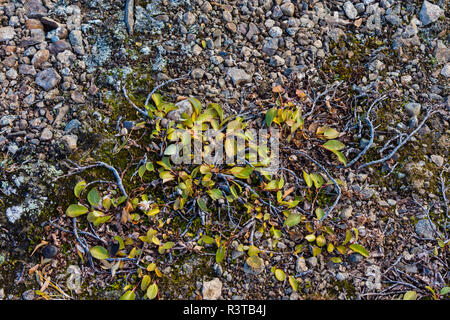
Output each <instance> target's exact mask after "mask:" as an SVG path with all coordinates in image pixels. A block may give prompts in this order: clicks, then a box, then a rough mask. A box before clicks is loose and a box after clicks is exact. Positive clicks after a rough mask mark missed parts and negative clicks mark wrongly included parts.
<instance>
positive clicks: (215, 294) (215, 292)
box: [202, 278, 222, 300]
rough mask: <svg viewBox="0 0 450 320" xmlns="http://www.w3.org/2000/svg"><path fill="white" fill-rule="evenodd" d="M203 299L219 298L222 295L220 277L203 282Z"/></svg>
mask: <svg viewBox="0 0 450 320" xmlns="http://www.w3.org/2000/svg"><path fill="white" fill-rule="evenodd" d="M202 293H203V299H204V300H217V299H219V298H220V296H221V295H222V282H221V281H220V280H219V279H218V278H214V279H212V280H211V281H206V282H203V292H202Z"/></svg>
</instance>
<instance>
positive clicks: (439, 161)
mask: <svg viewBox="0 0 450 320" xmlns="http://www.w3.org/2000/svg"><path fill="white" fill-rule="evenodd" d="M430 158H431V161H433V162H434V163H435V164H436V165H437V166H438V167H442V166H443V165H444V158H443V157H441V156H440V155H437V154H433V155H431V157H430Z"/></svg>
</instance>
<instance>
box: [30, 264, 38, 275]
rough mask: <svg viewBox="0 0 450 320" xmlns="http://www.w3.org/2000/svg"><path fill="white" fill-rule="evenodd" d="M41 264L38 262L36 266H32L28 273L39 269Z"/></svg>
mask: <svg viewBox="0 0 450 320" xmlns="http://www.w3.org/2000/svg"><path fill="white" fill-rule="evenodd" d="M40 266H41V264H40V263H38V264H37V265H35V266H34V267H32V268H30V270H28V274H33V273H34V272H35V271H36V270H37V269H39V267H40Z"/></svg>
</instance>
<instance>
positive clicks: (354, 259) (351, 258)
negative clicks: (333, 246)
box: [348, 252, 363, 264]
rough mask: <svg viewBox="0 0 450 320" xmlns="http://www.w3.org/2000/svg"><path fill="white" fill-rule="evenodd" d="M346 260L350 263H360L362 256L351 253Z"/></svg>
mask: <svg viewBox="0 0 450 320" xmlns="http://www.w3.org/2000/svg"><path fill="white" fill-rule="evenodd" d="M348 261H350V263H355V264H356V263H360V262H361V261H363V256H362V255H360V254H359V253H356V252H355V253H352V254H351V255H350V256H349V257H348Z"/></svg>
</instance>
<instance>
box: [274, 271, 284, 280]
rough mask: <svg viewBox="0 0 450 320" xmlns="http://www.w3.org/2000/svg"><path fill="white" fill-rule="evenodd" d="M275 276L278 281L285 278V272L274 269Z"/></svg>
mask: <svg viewBox="0 0 450 320" xmlns="http://www.w3.org/2000/svg"><path fill="white" fill-rule="evenodd" d="M275 278H277V280H278V281H284V280H285V279H286V274H285V273H284V271H283V270H281V269H276V270H275Z"/></svg>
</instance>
